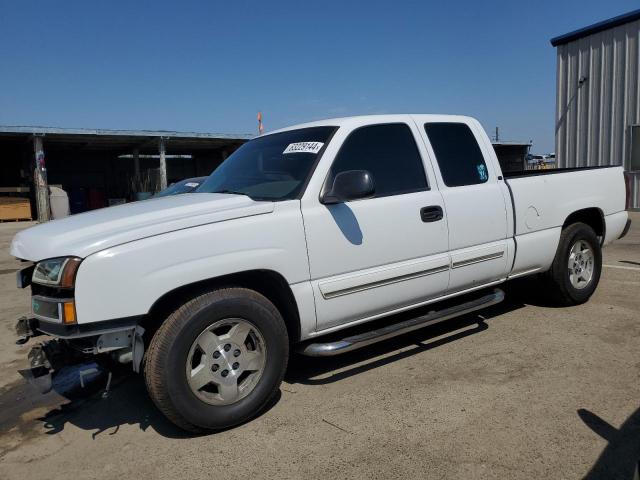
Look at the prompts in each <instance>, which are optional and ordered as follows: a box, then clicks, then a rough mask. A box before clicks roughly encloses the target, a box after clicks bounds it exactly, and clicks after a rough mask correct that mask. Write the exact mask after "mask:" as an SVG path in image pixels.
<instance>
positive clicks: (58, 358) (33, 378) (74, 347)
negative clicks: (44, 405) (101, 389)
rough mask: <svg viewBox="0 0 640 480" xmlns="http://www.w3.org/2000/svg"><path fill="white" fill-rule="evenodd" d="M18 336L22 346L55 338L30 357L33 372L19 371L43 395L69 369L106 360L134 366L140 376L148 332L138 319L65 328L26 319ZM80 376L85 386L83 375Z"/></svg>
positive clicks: (17, 330) (20, 320)
mask: <svg viewBox="0 0 640 480" xmlns="http://www.w3.org/2000/svg"><path fill="white" fill-rule="evenodd" d="M16 334H17V336H18V340H17V342H16V343H18V344H25V343H27V342H28V341H29V340H30V339H31V338H34V337H38V336H41V335H48V336H50V337H53V338H50V339H48V340H46V341H44V342H40V343H39V344H37V345H35V346H33V347H32V348H31V350H30V351H29V354H28V360H29V368H26V369H23V370H19V373H20V374H21V375H22V376H23V377H24V378H25V379H26V380H28V381H29V382H30V383H31V384H33V385H34V386H35V387H36V388H37V389H38V390H39V391H40V392H42V393H47V392H48V391H50V390H51V388H52V386H53V380H54V378H55V376H56V374H57V373H58V372H60V370H62V369H63V368H64V367H66V366H71V365H77V364H81V363H83V362H86V361H87V360H92V361H95V362H101V361H103V360H104V363H108V362H113V361H115V362H116V363H121V364H122V363H131V364H132V367H133V370H134V371H135V372H138V371H139V370H140V365H141V363H142V356H143V354H144V341H143V338H142V337H143V334H144V329H143V328H142V327H141V326H140V325H138V322H137V319H118V320H111V321H105V322H97V323H95V324H87V325H77V324H76V325H61V324H58V323H52V322H46V321H42V320H41V319H37V318H34V317H22V318H20V319H19V320H18V322H17V324H16ZM80 376H81V377H80V383H82V371H80Z"/></svg>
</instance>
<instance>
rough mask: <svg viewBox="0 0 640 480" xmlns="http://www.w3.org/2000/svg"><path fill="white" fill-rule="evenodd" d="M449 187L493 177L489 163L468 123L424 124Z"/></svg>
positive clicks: (476, 182)
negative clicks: (486, 161) (488, 168)
mask: <svg viewBox="0 0 640 480" xmlns="http://www.w3.org/2000/svg"><path fill="white" fill-rule="evenodd" d="M424 129H425V130H426V132H427V136H428V137H429V142H431V146H432V147H433V151H434V152H435V154H436V160H437V161H438V166H439V167H440V173H442V179H443V180H444V183H445V185H447V187H459V186H462V185H475V184H478V183H484V182H486V181H487V179H488V178H489V171H488V170H487V165H486V164H485V163H484V157H483V156H482V152H481V151H480V147H479V146H478V142H477V141H476V139H475V137H474V136H473V133H472V132H471V129H470V128H469V127H468V126H467V125H465V124H464V123H427V124H425V126H424Z"/></svg>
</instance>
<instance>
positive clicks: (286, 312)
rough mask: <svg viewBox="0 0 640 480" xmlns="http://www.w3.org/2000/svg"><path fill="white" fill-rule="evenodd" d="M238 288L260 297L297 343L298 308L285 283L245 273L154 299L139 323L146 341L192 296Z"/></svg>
mask: <svg viewBox="0 0 640 480" xmlns="http://www.w3.org/2000/svg"><path fill="white" fill-rule="evenodd" d="M229 287H240V288H247V289H250V290H254V291H256V292H258V293H260V294H261V295H264V296H265V297H266V298H267V299H268V300H269V301H271V302H272V303H273V304H274V305H275V307H276V308H277V309H278V310H279V311H280V314H281V315H282V318H283V319H284V322H285V325H286V327H287V333H288V335H289V340H290V341H291V342H292V343H295V342H297V341H299V340H300V314H299V310H298V304H297V302H296V299H295V297H294V295H293V291H292V290H291V287H290V286H289V284H288V283H287V281H286V279H285V278H284V277H283V276H282V275H281V274H280V273H278V272H276V271H274V270H248V271H243V272H238V273H232V274H228V275H222V276H219V277H212V278H209V279H206V280H201V281H198V282H194V283H190V284H187V285H182V286H180V287H178V288H175V289H173V290H170V291H169V292H166V293H165V294H163V295H162V296H161V297H160V298H158V299H157V300H156V301H155V302H154V303H153V305H152V306H151V308H150V309H149V312H148V313H147V315H146V316H145V318H144V319H143V320H142V322H141V325H142V326H143V327H144V328H145V331H146V332H147V333H148V335H145V336H146V337H147V339H149V338H151V336H153V333H155V331H156V330H157V329H158V328H159V327H160V325H161V324H162V323H163V322H164V320H165V319H166V318H167V316H168V315H169V314H170V313H171V312H173V311H175V310H176V309H177V308H178V307H179V306H180V305H183V304H184V303H185V302H187V301H188V300H190V299H191V298H194V297H195V296H197V295H199V294H202V293H205V292H208V291H211V290H214V289H219V288H229Z"/></svg>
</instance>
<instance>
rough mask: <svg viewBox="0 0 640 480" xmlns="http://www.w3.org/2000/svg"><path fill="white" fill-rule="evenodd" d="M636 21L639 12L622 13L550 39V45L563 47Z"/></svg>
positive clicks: (639, 17) (639, 15)
mask: <svg viewBox="0 0 640 480" xmlns="http://www.w3.org/2000/svg"><path fill="white" fill-rule="evenodd" d="M638 19H640V10H634V11H632V12H629V13H624V14H622V15H618V16H617V17H613V18H610V19H609V20H604V21H602V22H598V23H594V24H593V25H589V26H588V27H584V28H581V29H579V30H574V31H573V32H569V33H565V34H564V35H560V36H558V37H554V38H552V39H551V45H553V46H554V47H557V46H559V45H564V44H565V43H569V42H573V41H575V40H579V39H581V38H584V37H587V36H589V35H593V34H595V33H599V32H602V31H604V30H609V29H610V28H614V27H619V26H620V25H624V24H626V23H630V22H635V21H636V20H638Z"/></svg>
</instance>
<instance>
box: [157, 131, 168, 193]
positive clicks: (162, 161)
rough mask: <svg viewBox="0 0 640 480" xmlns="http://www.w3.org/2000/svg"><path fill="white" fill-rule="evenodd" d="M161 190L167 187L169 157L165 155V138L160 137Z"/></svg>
mask: <svg viewBox="0 0 640 480" xmlns="http://www.w3.org/2000/svg"><path fill="white" fill-rule="evenodd" d="M159 147H160V190H164V189H165V188H167V158H166V155H165V145H164V138H162V137H160V142H159Z"/></svg>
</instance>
